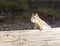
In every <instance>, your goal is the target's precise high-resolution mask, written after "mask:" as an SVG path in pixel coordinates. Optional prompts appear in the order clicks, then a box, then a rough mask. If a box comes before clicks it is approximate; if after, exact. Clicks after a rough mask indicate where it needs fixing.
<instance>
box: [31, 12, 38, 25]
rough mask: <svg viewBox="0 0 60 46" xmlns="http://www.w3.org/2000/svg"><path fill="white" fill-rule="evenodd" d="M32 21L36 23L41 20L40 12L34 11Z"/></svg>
mask: <svg viewBox="0 0 60 46" xmlns="http://www.w3.org/2000/svg"><path fill="white" fill-rule="evenodd" d="M31 22H33V23H36V24H37V23H38V22H39V16H38V13H36V14H34V13H32V17H31Z"/></svg>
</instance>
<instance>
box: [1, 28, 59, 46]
mask: <svg viewBox="0 0 60 46" xmlns="http://www.w3.org/2000/svg"><path fill="white" fill-rule="evenodd" d="M0 46H60V28H52V29H49V30H43V31H39V30H33V29H32V30H16V31H15V30H13V31H0Z"/></svg>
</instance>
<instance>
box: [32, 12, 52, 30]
mask: <svg viewBox="0 0 60 46" xmlns="http://www.w3.org/2000/svg"><path fill="white" fill-rule="evenodd" d="M31 22H32V23H34V24H35V26H34V28H35V29H36V28H39V29H40V31H41V30H44V29H50V28H51V26H50V25H48V24H47V23H46V22H45V21H43V20H42V19H41V18H39V16H38V13H36V14H35V15H34V13H32V16H31Z"/></svg>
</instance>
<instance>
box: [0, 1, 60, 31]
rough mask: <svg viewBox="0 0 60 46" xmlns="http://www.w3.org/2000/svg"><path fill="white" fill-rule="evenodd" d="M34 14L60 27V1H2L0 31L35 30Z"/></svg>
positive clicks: (53, 25)
mask: <svg viewBox="0 0 60 46" xmlns="http://www.w3.org/2000/svg"><path fill="white" fill-rule="evenodd" d="M32 13H38V14H39V16H40V17H41V18H42V19H43V20H44V21H46V22H47V23H48V24H49V25H51V26H52V27H60V0H0V30H1V31H3V30H21V29H22V30H24V29H33V27H34V24H33V23H31V21H30V18H31V14H32Z"/></svg>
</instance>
